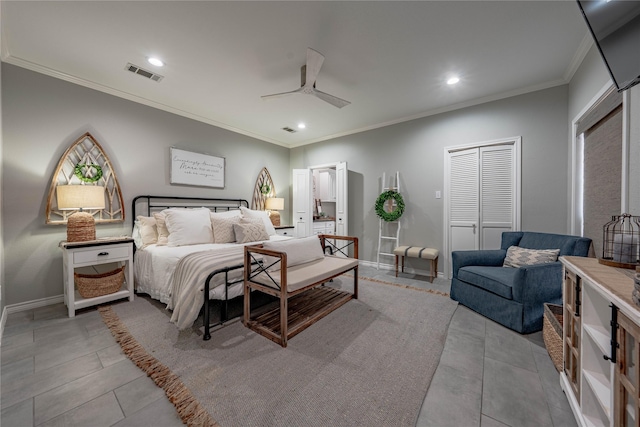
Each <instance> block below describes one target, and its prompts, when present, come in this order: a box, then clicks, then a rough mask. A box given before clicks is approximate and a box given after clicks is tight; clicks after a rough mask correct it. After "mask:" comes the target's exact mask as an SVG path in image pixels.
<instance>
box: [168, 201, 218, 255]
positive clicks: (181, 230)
mask: <svg viewBox="0 0 640 427" xmlns="http://www.w3.org/2000/svg"><path fill="white" fill-rule="evenodd" d="M163 212H164V217H165V218H164V220H165V223H166V224H167V230H169V243H168V245H169V246H185V245H198V244H201V243H211V242H213V234H212V232H211V218H210V216H209V213H210V211H209V209H207V208H196V209H166V210H164V211H163Z"/></svg>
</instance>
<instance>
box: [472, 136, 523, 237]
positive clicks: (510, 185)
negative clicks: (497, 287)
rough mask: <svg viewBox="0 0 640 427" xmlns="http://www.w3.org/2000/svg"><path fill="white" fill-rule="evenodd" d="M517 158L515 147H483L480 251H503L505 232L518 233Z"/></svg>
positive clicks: (481, 162) (481, 158)
mask: <svg viewBox="0 0 640 427" xmlns="http://www.w3.org/2000/svg"><path fill="white" fill-rule="evenodd" d="M514 156H515V150H514V149H513V145H497V146H490V147H481V148H480V218H479V222H480V232H479V236H480V249H499V248H500V243H501V241H502V232H503V231H510V230H514V221H515V218H516V205H517V204H516V203H515V191H514V190H515V188H514V187H515V183H516V176H515V157H514Z"/></svg>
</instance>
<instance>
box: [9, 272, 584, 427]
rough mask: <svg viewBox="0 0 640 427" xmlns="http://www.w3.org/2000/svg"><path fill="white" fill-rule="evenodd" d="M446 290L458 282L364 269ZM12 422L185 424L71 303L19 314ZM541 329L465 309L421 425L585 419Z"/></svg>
mask: <svg viewBox="0 0 640 427" xmlns="http://www.w3.org/2000/svg"><path fill="white" fill-rule="evenodd" d="M360 270H361V271H360V274H361V275H362V276H365V277H373V278H376V279H380V280H386V281H397V282H398V283H403V284H411V285H414V286H420V287H427V288H431V289H436V290H440V291H444V292H448V290H449V281H447V280H443V279H436V280H435V281H434V283H433V284H431V283H429V282H428V281H427V280H426V279H425V278H424V277H415V276H412V275H410V274H404V275H403V276H402V277H400V278H398V279H397V280H396V278H395V277H394V274H393V272H391V271H388V270H376V269H375V268H371V267H362V268H361V269H360ZM0 358H1V363H2V366H1V377H0V381H1V386H0V387H1V398H0V401H1V407H2V412H1V418H0V423H1V425H2V426H5V427H23V426H24V427H28V426H83V427H85V426H91V427H94V426H95V427H97V426H157V427H162V426H178V425H182V423H181V421H180V419H179V418H178V416H177V414H176V412H175V410H174V408H173V406H172V404H171V403H170V402H169V401H168V400H167V398H166V397H165V396H164V393H163V392H162V391H161V390H160V389H159V388H157V387H156V386H155V385H154V384H153V382H152V381H151V380H150V379H149V378H147V377H146V376H145V375H144V374H143V373H142V371H140V370H139V369H137V368H136V367H135V366H134V365H133V364H132V363H131V362H130V361H129V360H128V359H127V358H126V357H125V356H124V355H123V354H122V352H121V351H120V347H119V346H118V344H117V343H116V342H115V340H114V339H113V337H112V336H111V333H110V332H109V330H108V329H107V328H106V326H105V325H104V324H103V323H102V320H101V318H100V315H99V314H98V312H97V311H96V310H95V309H87V310H83V311H82V312H79V314H78V315H77V316H76V317H75V318H73V319H70V318H68V317H67V312H66V308H65V307H64V306H63V305H62V304H57V305H53V306H48V307H43V308H39V309H34V310H29V311H24V312H20V313H14V314H11V315H10V316H9V318H8V319H7V323H6V326H5V330H4V335H3V338H2V347H1V354H0ZM575 425H576V423H575V420H574V418H573V415H572V413H571V409H570V408H569V405H568V403H567V399H566V397H565V396H564V394H563V392H562V390H561V389H560V384H559V380H558V373H557V372H556V370H555V368H554V367H553V364H552V363H551V359H550V358H549V356H548V354H547V352H546V350H545V348H544V344H543V342H542V335H541V333H536V334H531V335H527V336H522V335H519V334H517V333H515V332H512V331H510V330H508V329H506V328H503V327H502V326H500V325H498V324H496V323H494V322H492V321H490V320H486V319H485V318H483V317H482V316H480V315H478V314H476V313H474V312H472V311H470V310H468V309H466V308H465V307H462V306H459V307H458V308H457V309H456V312H455V314H454V316H453V319H452V321H451V325H450V327H449V333H448V336H447V340H446V344H445V348H444V351H443V354H442V357H441V360H440V364H439V366H438V369H437V370H436V373H435V376H434V378H433V380H432V383H431V385H430V387H429V391H428V393H427V396H426V398H425V401H424V403H423V406H422V409H421V411H420V415H419V418H418V422H417V426H420V427H422V426H442V427H446V426H455V427H466V426H469V427H472V426H482V427H498V426H501V427H504V426H513V427H516V426H518V427H521V426H575Z"/></svg>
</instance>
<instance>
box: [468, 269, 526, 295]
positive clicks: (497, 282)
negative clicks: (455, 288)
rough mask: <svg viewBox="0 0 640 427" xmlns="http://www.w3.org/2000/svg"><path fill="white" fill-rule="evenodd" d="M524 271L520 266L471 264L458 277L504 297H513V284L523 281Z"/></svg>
mask: <svg viewBox="0 0 640 427" xmlns="http://www.w3.org/2000/svg"><path fill="white" fill-rule="evenodd" d="M523 273H524V272H523V270H520V269H519V268H496V267H486V266H470V267H463V268H461V269H460V270H459V271H458V279H460V280H462V281H463V282H468V283H473V284H474V285H475V286H477V287H479V288H482V289H485V290H487V291H489V292H492V293H494V294H497V295H500V296H501V297H503V298H506V299H513V284H514V283H517V282H521V281H522V276H524V274H523Z"/></svg>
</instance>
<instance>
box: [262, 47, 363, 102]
mask: <svg viewBox="0 0 640 427" xmlns="http://www.w3.org/2000/svg"><path fill="white" fill-rule="evenodd" d="M323 62H324V56H323V55H322V54H321V53H320V52H318V51H315V50H313V49H311V48H307V63H306V64H305V65H303V66H302V68H301V69H300V80H301V81H300V88H298V89H296V90H292V91H291V92H283V93H275V94H273V95H264V96H262V99H268V98H275V97H280V96H285V95H293V94H296V93H300V94H303V95H313V96H315V97H316V98H320V99H321V100H323V101H325V102H328V103H329V104H331V105H333V106H334V107H338V108H342V107H344V106H345V105H349V104H351V103H350V102H349V101H345V100H344V99H340V98H338V97H337V96H333V95H329V94H328V93H325V92H321V91H319V90H318V89H316V78H317V77H318V73H319V72H320V68H321V67H322V63H323Z"/></svg>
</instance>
